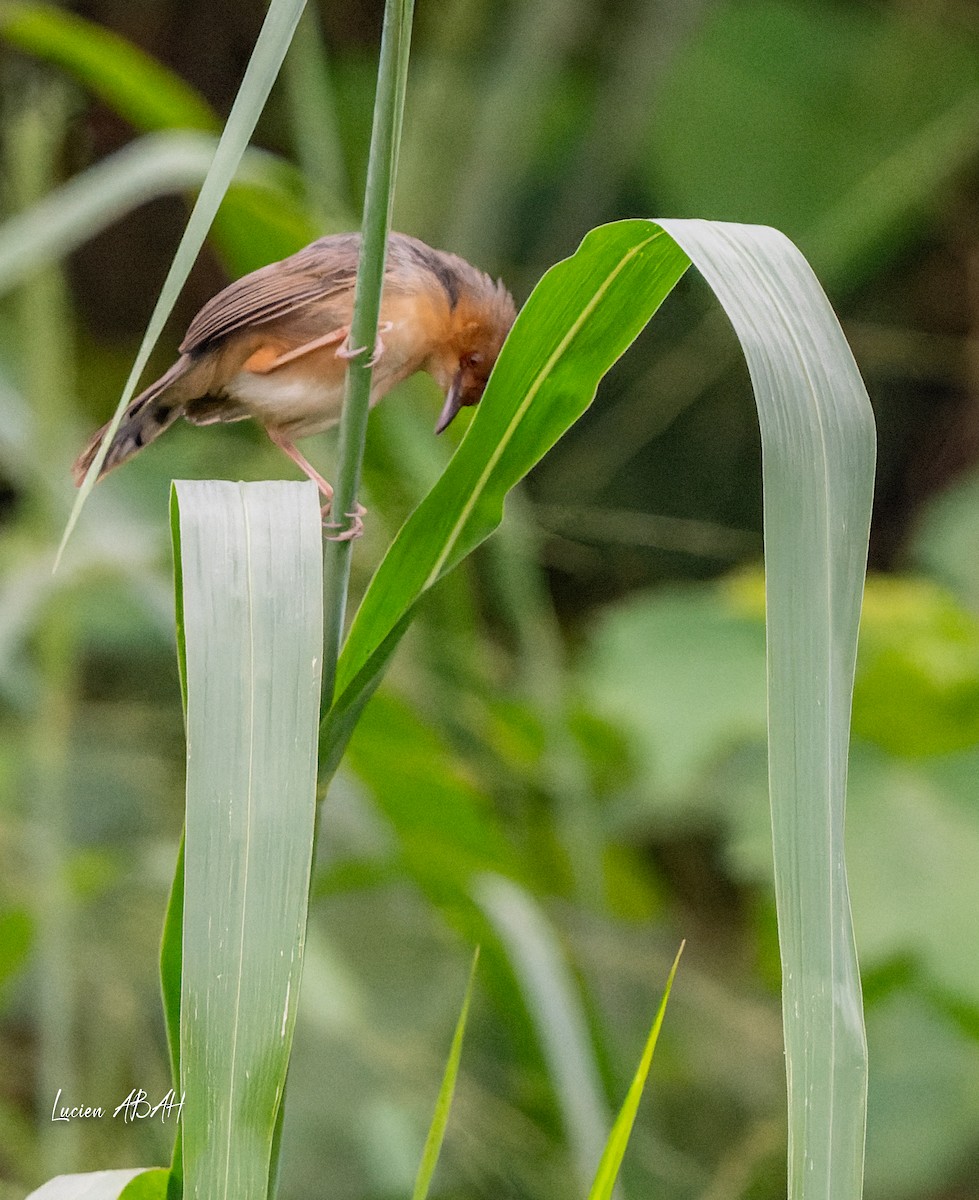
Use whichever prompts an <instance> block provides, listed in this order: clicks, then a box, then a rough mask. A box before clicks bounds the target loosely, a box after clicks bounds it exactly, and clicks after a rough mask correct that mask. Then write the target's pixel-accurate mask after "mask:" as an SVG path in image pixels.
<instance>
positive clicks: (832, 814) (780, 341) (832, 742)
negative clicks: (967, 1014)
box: [662, 221, 875, 1200]
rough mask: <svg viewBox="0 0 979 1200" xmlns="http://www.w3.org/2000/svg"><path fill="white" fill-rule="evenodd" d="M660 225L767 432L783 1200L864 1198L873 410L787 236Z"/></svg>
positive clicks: (695, 224) (704, 225) (694, 224)
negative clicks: (862, 898)
mask: <svg viewBox="0 0 979 1200" xmlns="http://www.w3.org/2000/svg"><path fill="white" fill-rule="evenodd" d="M662 226H663V228H664V229H666V230H667V232H669V234H670V235H671V236H672V237H674V238H675V239H676V240H677V242H679V244H680V245H681V246H682V247H683V248H684V250H685V251H686V252H687V253H688V254H689V255H690V257H691V259H692V260H693V262H694V264H695V265H696V267H697V268H698V270H700V272H701V273H702V274H703V276H704V277H705V279H706V280H707V282H708V283H709V284H710V286H711V287H712V288H713V290H714V292H715V293H716V295H717V297H718V299H719V300H720V302H721V304H722V305H723V307H724V309H725V311H726V312H727V315H728V317H729V318H730V320H731V323H732V324H733V325H734V328H735V331H736V332H737V334H738V337H739V339H740V341H741V345H742V348H743V349H744V352H745V356H746V358H747V360H748V369H749V372H750V374H751V380H752V384H753V386H754V392H755V401H756V403H757V406H758V418H759V422H760V425H761V436H762V455H763V474H764V494H765V572H766V595H767V605H768V612H767V637H768V727H769V781H770V790H771V804H772V830H773V839H774V851H775V891H776V903H777V908H778V924H779V942H780V948H781V954H782V1010H783V1020H784V1025H785V1052H786V1071H787V1077H788V1091H789V1196H790V1197H791V1200H827V1198H829V1197H832V1200H859V1197H860V1196H861V1194H862V1190H863V1152H864V1130H865V1123H866V1099H867V1050H866V1039H865V1034H864V1025H863V1005H862V998H861V991H860V976H859V971H858V968H857V959H856V949H855V946H854V940H853V930H852V925H851V918H850V902H849V895H848V891H847V881H846V863H845V859H844V845H843V817H844V808H845V799H846V774H847V753H848V746H849V733H850V704H851V698H852V693H853V674H854V667H855V663H856V645H857V625H858V622H859V617H860V605H861V600H862V597H863V580H864V572H865V569H866V563H867V542H868V536H869V529H870V510H871V501H872V496H873V479H874V459H875V436H874V421H873V413H872V411H871V408H870V402H869V400H868V397H867V393H866V389H865V388H864V386H863V382H862V380H861V379H860V374H859V372H858V370H857V367H856V364H855V363H854V361H853V356H852V354H851V353H850V349H849V347H848V346H847V344H846V339H845V338H844V336H843V333H842V330H841V329H840V326H839V322H838V321H837V320H836V317H835V315H834V313H833V310H832V309H831V308H830V306H829V302H828V301H827V299H826V296H825V295H824V293H823V291H822V289H821V288H820V286H819V283H818V281H817V280H816V278H815V276H814V275H813V273H812V271H811V270H810V268H809V265H808V264H807V263H806V261H805V259H804V258H803V257H802V255H801V254H800V253H799V251H798V250H797V249H796V248H795V247H794V246H793V245H792V243H791V242H790V241H789V240H788V239H787V238H786V237H784V236H783V235H782V234H780V233H778V232H777V231H775V230H773V229H767V228H763V227H760V226H744V225H727V224H720V223H718V224H713V223H710V222H706V221H664V222H662Z"/></svg>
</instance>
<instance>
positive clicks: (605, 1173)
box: [588, 943, 683, 1200]
mask: <svg viewBox="0 0 979 1200" xmlns="http://www.w3.org/2000/svg"><path fill="white" fill-rule="evenodd" d="M682 953H683V944H682V943H681V945H680V949H679V950H678V951H677V952H676V958H675V959H674V960H673V966H672V967H671V968H670V973H669V975H668V976H667V980H666V988H665V990H664V991H663V998H662V1000H660V1002H659V1008H658V1009H657V1010H656V1016H655V1017H654V1019H653V1027H652V1029H650V1031H649V1037H648V1038H647V1039H646V1045H645V1047H644V1049H643V1052H642V1058H641V1059H640V1060H639V1066H638V1068H637V1069H636V1074H635V1076H634V1077H633V1080H632V1083H631V1084H630V1086H629V1092H628V1095H627V1096H626V1098H625V1102H624V1103H623V1105H622V1108H621V1109H620V1111H619V1115H618V1116H617V1117H616V1118H615V1124H614V1125H613V1126H612V1132H611V1133H610V1134H609V1136H608V1141H607V1142H606V1143H605V1149H604V1151H603V1152H602V1158H601V1162H600V1163H599V1164H598V1170H597V1172H596V1173H595V1182H594V1183H593V1184H592V1186H591V1191H590V1192H589V1193H588V1200H611V1197H612V1194H613V1192H614V1190H615V1181H616V1179H618V1176H619V1169H620V1167H621V1166H622V1159H623V1158H624V1157H625V1151H626V1146H628V1144H629V1137H630V1135H631V1133H632V1127H633V1125H634V1124H635V1121H636V1113H637V1112H638V1111H639V1101H640V1100H641V1099H642V1093H643V1088H645V1086H646V1078H647V1076H648V1075H649V1068H650V1066H652V1062H653V1052H654V1050H655V1049H656V1043H657V1041H658V1040H659V1033H660V1030H661V1029H662V1028H663V1018H664V1017H665V1016H666V1005H667V1003H668V1002H669V999H670V992H671V991H672V990H673V980H674V979H675V978H676V971H677V967H678V966H679V965H680V955H681V954H682Z"/></svg>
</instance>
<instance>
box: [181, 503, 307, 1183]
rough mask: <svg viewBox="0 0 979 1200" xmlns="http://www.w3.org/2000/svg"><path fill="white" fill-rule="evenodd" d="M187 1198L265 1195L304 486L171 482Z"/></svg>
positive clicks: (297, 744)
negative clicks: (180, 737) (177, 595)
mask: <svg viewBox="0 0 979 1200" xmlns="http://www.w3.org/2000/svg"><path fill="white" fill-rule="evenodd" d="M175 489H176V495H177V504H178V513H179V534H180V536H179V544H178V551H179V561H180V568H179V577H180V581H181V589H182V605H181V607H182V623H183V632H184V642H185V648H186V667H185V670H186V693H187V819H186V848H185V855H186V857H185V866H184V905H183V911H184V918H183V955H182V958H183V964H182V989H181V1002H180V1013H181V1017H180V1027H181V1028H180V1089H181V1091H182V1092H183V1094H184V1096H185V1105H184V1110H183V1119H182V1151H183V1172H184V1181H185V1192H184V1194H185V1196H187V1197H188V1198H191V1197H206V1198H207V1200H215V1198H220V1197H223V1196H227V1197H234V1198H235V1200H249V1198H261V1200H265V1197H266V1194H267V1188H268V1180H269V1173H270V1168H271V1166H272V1162H271V1159H272V1147H273V1140H274V1132H275V1126H276V1116H277V1113H278V1109H279V1105H280V1103H281V1099H282V1092H283V1088H284V1086H285V1078H286V1070H287V1066H288V1059H289V1050H290V1046H291V1041H292V1032H293V1026H294V1022H295V1014H296V1004H297V1001H298V995H299V978H300V971H301V965H302V952H303V945H304V938H305V926H306V910H307V895H308V888H309V873H310V861H311V854H312V845H313V824H314V814H315V774H316V722H317V714H318V709H319V686H320V668H321V637H322V530H321V525H320V513H319V505H318V502H317V499H316V489H315V487H314V486H313V485H312V484H308V483H301V484H296V483H253V484H232V483H219V482H213V481H210V482H197V483H188V482H178V483H177V484H175Z"/></svg>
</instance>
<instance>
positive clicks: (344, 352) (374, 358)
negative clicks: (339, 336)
mask: <svg viewBox="0 0 979 1200" xmlns="http://www.w3.org/2000/svg"><path fill="white" fill-rule="evenodd" d="M393 328H394V325H393V323H392V322H391V321H382V322H381V323H380V325H378V327H377V337H376V338H375V340H374V353H373V354H372V355H371V356H370V360H369V361H368V363H367V366H369V367H376V366H377V363H378V360H379V359H380V357H381V355H382V354H383V353H384V343H383V341H381V335H382V334H384V333H390V332H391V330H392V329H393ZM366 349H367V347H366V346H357V347H352V346H351V345H350V335H349V333H348V334H347V337H346V339H345V340H344V343H343V345H342V346H340V347H338V349H337V350H335V351H334V353H335V354H336V356H337V358H345V359H347V361H348V362H349V361H350V360H351V359H354V358H357V357H358V355H360V354H363V353H364V352H365V351H366Z"/></svg>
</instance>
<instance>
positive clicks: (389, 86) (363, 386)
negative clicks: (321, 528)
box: [323, 0, 414, 708]
mask: <svg viewBox="0 0 979 1200" xmlns="http://www.w3.org/2000/svg"><path fill="white" fill-rule="evenodd" d="M413 9H414V0H386V4H385V8H384V31H383V33H382V35H381V58H380V64H379V66H378V73H377V96H376V98H375V101H374V126H373V129H372V131H371V148H370V158H369V159H368V165H367V188H366V192H365V195H364V219H363V225H362V240H361V248H360V261H359V263H358V266H357V283H356V288H355V290H354V310H353V318H352V320H351V323H350V343H351V345H352V346H360V347H363V352H362V353H361V354H360V355H358V356H357V358H355V359H354V360H352V361H351V363H350V367H349V369H348V371H347V385H346V392H345V395H344V401H343V415H342V416H341V418H340V448H339V467H338V471H337V480H336V492H335V495H334V498H333V512H334V514H335V516H334V519H335V520H336V521H338V522H340V523H341V524H342V523H343V522H344V521H345V519H346V516H345V514H347V513H350V512H353V510H354V506H355V504H356V503H357V492H358V490H359V488H360V471H361V463H362V462H363V457H364V442H365V439H366V437H367V418H368V415H369V413H370V393H371V375H372V368H371V362H370V360H371V357H372V355H373V353H374V343H375V339H376V337H377V325H378V318H379V315H380V310H381V286H382V284H383V281H384V262H385V257H386V254H387V243H388V234H389V232H390V229H391V206H392V203H391V202H392V197H393V194H394V180H395V175H396V174H397V167H398V146H399V143H400V140H401V122H402V116H403V113H404V95H405V85H406V82H407V76H408V47H409V44H410V41H411V18H412V12H413ZM352 549H353V545H352V543H351V542H328V543H327V545H326V554H325V564H324V565H325V574H326V583H325V596H324V633H323V642H324V644H323V701H324V707H325V708H329V706H330V704H331V702H332V700H333V692H334V688H335V684H336V666H337V659H338V658H339V655H340V640H341V638H342V636H343V626H344V619H345V616H346V609H347V590H348V586H349V583H350V556H351V552H352Z"/></svg>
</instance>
